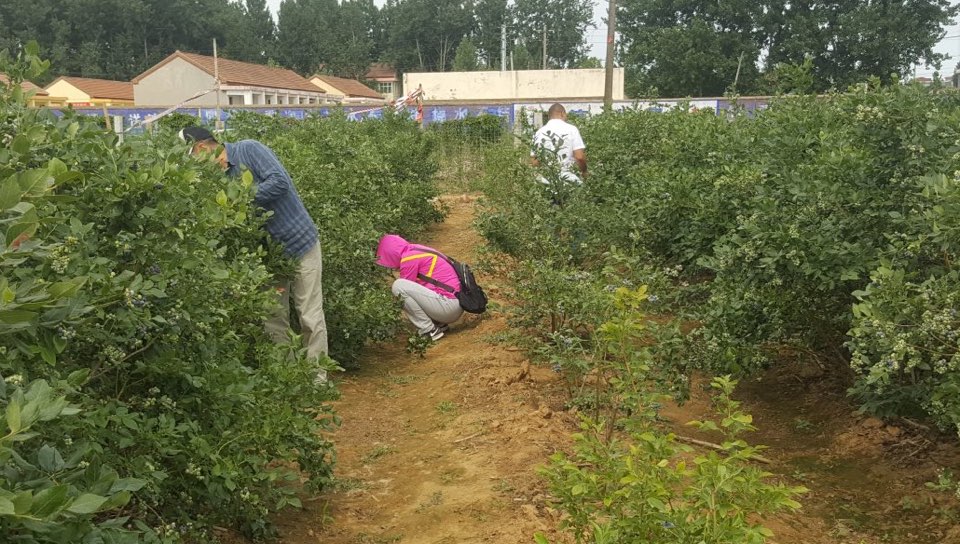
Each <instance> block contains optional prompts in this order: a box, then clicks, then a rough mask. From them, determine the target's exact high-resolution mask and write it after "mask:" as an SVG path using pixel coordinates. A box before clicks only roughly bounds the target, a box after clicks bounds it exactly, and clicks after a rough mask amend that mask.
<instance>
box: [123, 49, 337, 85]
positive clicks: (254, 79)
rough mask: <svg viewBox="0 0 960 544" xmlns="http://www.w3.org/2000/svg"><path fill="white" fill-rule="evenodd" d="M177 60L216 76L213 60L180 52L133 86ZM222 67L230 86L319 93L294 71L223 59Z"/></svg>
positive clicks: (148, 71) (226, 82)
mask: <svg viewBox="0 0 960 544" xmlns="http://www.w3.org/2000/svg"><path fill="white" fill-rule="evenodd" d="M175 58H181V59H183V60H185V61H187V62H189V63H190V64H192V65H194V66H196V67H197V68H199V69H201V70H203V71H204V72H206V73H208V74H210V75H211V76H212V75H213V74H214V69H213V57H208V56H206V55H197V54H194V53H184V52H182V51H176V52H174V53H173V54H171V55H170V56H169V57H167V58H165V59H163V60H162V61H160V62H159V63H157V64H156V65H154V66H153V68H150V69H149V70H147V71H146V72H144V73H142V74H140V75H139V76H137V77H135V78H134V79H133V83H139V82H140V80H142V79H143V78H145V77H147V76H148V75H150V74H152V73H153V72H155V71H156V70H157V69H159V68H160V67H162V66H163V65H165V64H167V63H168V62H170V61H172V60H173V59H175ZM218 64H219V69H220V81H221V82H222V83H225V84H227V85H249V86H251V87H269V88H271V89H289V90H297V91H308V92H314V93H316V92H319V90H318V89H317V87H316V86H315V85H313V84H312V83H310V82H309V81H307V80H306V79H304V78H302V77H300V75H298V74H297V73H296V72H294V71H293V70H287V69H286V68H276V67H273V66H264V65H262V64H253V63H250V62H240V61H237V60H229V59H220V60H219V62H218Z"/></svg>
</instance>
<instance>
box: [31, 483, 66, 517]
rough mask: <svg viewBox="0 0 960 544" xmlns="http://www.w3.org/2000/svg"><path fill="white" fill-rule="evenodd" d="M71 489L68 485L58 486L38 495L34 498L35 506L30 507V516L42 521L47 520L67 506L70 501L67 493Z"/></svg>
mask: <svg viewBox="0 0 960 544" xmlns="http://www.w3.org/2000/svg"><path fill="white" fill-rule="evenodd" d="M69 490H70V489H69V487H68V486H66V485H56V486H53V487H50V488H47V489H44V490H43V491H41V492H39V493H37V494H36V496H34V497H33V505H31V507H30V515H32V516H34V517H38V518H41V519H47V518H49V517H51V516H53V515H54V514H56V513H57V512H59V511H60V510H63V508H64V507H65V506H66V505H67V503H68V502H69V499H68V498H67V492H68V491H69Z"/></svg>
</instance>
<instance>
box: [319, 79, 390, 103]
mask: <svg viewBox="0 0 960 544" xmlns="http://www.w3.org/2000/svg"><path fill="white" fill-rule="evenodd" d="M310 79H319V80H320V81H321V83H326V84H327V85H330V86H331V87H336V88H337V90H339V91H343V92H344V93H346V95H347V96H348V97H353V98H376V99H378V100H383V95H381V94H380V93H378V92H377V91H374V90H373V89H371V88H370V87H367V86H366V85H364V84H363V83H360V82H359V81H357V80H355V79H346V78H342V77H336V76H328V75H324V74H317V75H315V76H313V77H312V78H310ZM320 88H323V86H322V85H320ZM324 90H326V91H327V92H330V90H329V89H324Z"/></svg>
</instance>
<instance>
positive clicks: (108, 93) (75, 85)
mask: <svg viewBox="0 0 960 544" xmlns="http://www.w3.org/2000/svg"><path fill="white" fill-rule="evenodd" d="M44 90H45V91H47V92H48V93H50V94H52V95H56V96H63V97H65V98H66V99H67V104H70V105H72V106H81V107H82V106H101V105H103V106H132V105H133V83H130V82H129V81H111V80H109V79H91V78H88V77H68V76H64V77H59V78H57V79H55V80H54V81H53V83H51V84H49V85H47V86H46V87H44Z"/></svg>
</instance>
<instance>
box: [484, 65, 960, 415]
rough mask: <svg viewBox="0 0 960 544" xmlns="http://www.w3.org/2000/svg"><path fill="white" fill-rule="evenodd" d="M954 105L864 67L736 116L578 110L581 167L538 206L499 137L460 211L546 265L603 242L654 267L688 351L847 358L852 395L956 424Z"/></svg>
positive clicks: (751, 361) (958, 162) (937, 93)
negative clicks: (468, 205) (584, 163)
mask: <svg viewBox="0 0 960 544" xmlns="http://www.w3.org/2000/svg"><path fill="white" fill-rule="evenodd" d="M958 116H960V96H958V95H957V94H956V93H953V92H951V91H949V90H947V89H942V88H937V87H933V88H923V87H919V86H913V85H900V84H897V85H890V86H880V85H879V84H878V83H876V82H871V83H868V84H864V85H861V86H858V87H856V88H852V89H850V90H849V91H848V92H845V93H835V94H831V95H827V96H821V97H784V98H781V99H777V100H775V101H774V102H773V103H772V104H771V106H770V108H769V109H767V110H764V111H760V112H755V113H747V112H745V111H737V110H734V111H732V112H729V113H726V114H724V115H716V114H714V113H713V112H693V111H687V110H685V109H683V108H678V109H675V110H672V111H668V112H663V113H654V112H647V111H624V112H620V113H616V114H608V115H600V116H595V117H590V118H585V119H582V120H578V122H579V123H580V125H581V127H580V128H581V132H582V134H583V136H584V139H585V141H586V142H587V155H588V157H589V161H590V176H589V177H588V179H587V181H586V183H585V184H584V185H583V186H582V187H574V188H571V189H572V190H571V191H570V194H569V195H568V196H567V198H566V199H565V200H564V202H562V203H561V205H559V206H558V205H555V204H551V199H550V198H547V197H546V195H545V194H544V193H545V190H544V188H543V187H542V186H538V184H536V183H535V182H534V180H535V179H536V177H535V176H536V175H537V173H538V172H537V171H536V170H535V169H534V168H532V167H531V166H529V165H528V164H527V162H528V161H527V159H526V154H527V153H528V150H527V149H525V148H523V147H522V146H521V147H520V148H509V147H506V146H504V147H502V148H499V149H497V151H496V153H491V155H490V160H489V162H488V167H487V171H488V175H487V179H486V181H485V182H484V184H485V194H486V203H485V204H484V207H483V210H482V213H481V215H480V218H479V220H478V225H479V227H480V229H481V231H482V232H483V233H484V235H485V236H486V237H487V239H488V240H489V241H490V243H491V246H492V247H493V248H494V249H496V250H500V251H504V252H507V253H509V254H512V255H514V256H516V257H519V258H523V259H528V258H529V257H530V256H534V255H535V256H537V259H538V260H542V262H543V263H544V265H543V266H542V268H546V269H549V268H551V267H552V268H556V267H557V266H560V265H563V266H567V267H570V268H573V269H576V270H581V271H585V272H595V271H597V270H599V269H600V268H601V267H602V266H604V259H603V257H602V256H603V255H604V254H606V253H608V252H609V251H610V250H611V248H615V249H616V251H617V252H619V253H622V254H625V255H627V256H629V257H632V258H637V259H641V260H642V262H644V263H646V265H647V266H648V268H650V269H652V270H660V271H663V272H664V273H665V275H666V276H667V278H668V279H669V280H670V283H671V284H672V286H673V289H671V290H670V291H671V292H670V293H663V296H664V300H665V301H667V300H670V301H682V302H683V304H682V305H680V306H674V307H672V308H671V311H673V312H675V313H678V314H679V315H682V316H684V317H686V318H688V319H689V320H690V321H691V322H694V323H696V325H697V327H696V328H695V330H694V331H693V332H692V333H691V334H689V335H688V337H687V338H686V340H685V343H686V344H687V348H686V349H685V350H684V354H685V357H686V359H687V360H688V362H690V363H695V364H696V365H697V366H699V367H701V368H704V369H707V370H710V371H714V372H718V373H726V372H735V373H743V372H749V371H753V370H756V369H757V368H760V367H762V366H764V365H767V364H770V363H771V362H774V361H776V360H777V357H778V356H779V355H780V354H782V353H783V352H784V351H802V352H806V353H814V354H818V356H819V357H821V358H824V359H829V360H833V361H838V362H843V363H844V364H846V363H849V364H850V366H851V367H852V368H853V370H854V374H855V381H854V384H853V387H852V391H853V393H854V394H855V395H856V397H857V398H858V399H859V400H860V401H861V402H862V403H863V405H864V406H865V407H866V408H867V409H868V410H871V411H873V412H875V413H879V414H882V415H895V414H900V415H926V416H930V417H932V418H933V419H934V420H935V421H937V422H938V423H939V424H940V425H941V426H942V427H943V428H945V429H954V430H956V429H958V428H960V427H958V426H957V424H958V422H960V401H958V400H957V399H960V395H957V392H958V391H960V389H958V388H960V366H958V365H960V363H958V361H960V359H958V357H957V352H958V349H957V348H958V346H960V344H958V334H960V330H958V325H960V321H958V320H957V319H956V314H955V311H954V305H955V299H956V297H957V290H958V287H960V284H958V283H957V280H958V276H957V272H956V269H955V264H954V263H956V256H957V250H958V246H957V237H956V232H957V230H956V225H957V217H958V215H957V211H958V207H957V205H956V201H957V198H958V184H957V180H958V179H960V130H958V128H957V127H958V126H960V123H958V121H960V118H958ZM541 173H542V172H541ZM644 281H647V280H644Z"/></svg>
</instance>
